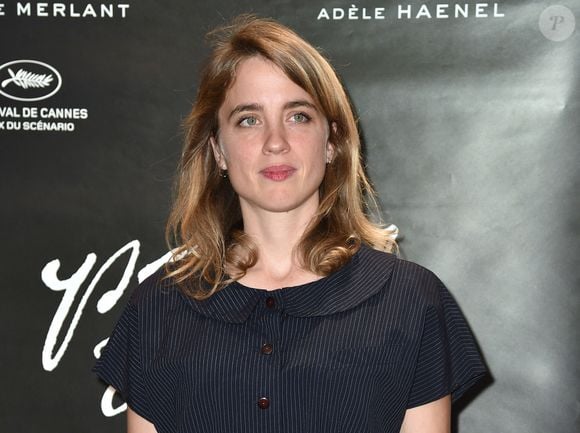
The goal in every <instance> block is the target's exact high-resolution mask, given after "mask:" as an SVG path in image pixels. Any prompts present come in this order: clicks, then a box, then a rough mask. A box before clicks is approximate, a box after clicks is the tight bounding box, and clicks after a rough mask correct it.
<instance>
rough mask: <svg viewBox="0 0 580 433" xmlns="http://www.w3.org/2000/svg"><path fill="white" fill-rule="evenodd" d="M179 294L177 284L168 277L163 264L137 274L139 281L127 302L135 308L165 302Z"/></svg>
mask: <svg viewBox="0 0 580 433" xmlns="http://www.w3.org/2000/svg"><path fill="white" fill-rule="evenodd" d="M142 272H143V271H142ZM178 294H179V288H178V285H177V284H176V283H175V281H174V279H173V278H171V277H168V275H167V268H166V266H165V264H163V265H161V266H160V267H159V268H157V269H154V270H150V271H145V274H144V275H143V274H140V275H139V283H138V284H137V285H136V286H135V288H134V289H133V292H132V293H131V296H130V298H129V304H131V305H133V306H134V307H136V308H137V309H142V308H148V307H150V306H151V305H157V304H167V303H168V302H171V301H172V300H173V299H174V298H175V297H176V295H178Z"/></svg>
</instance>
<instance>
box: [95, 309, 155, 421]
mask: <svg viewBox="0 0 580 433" xmlns="http://www.w3.org/2000/svg"><path fill="white" fill-rule="evenodd" d="M92 371H93V372H95V373H96V374H97V376H98V377H99V378H101V379H102V380H103V381H105V382H106V383H107V384H109V385H111V386H112V387H113V388H115V390H117V392H118V393H119V394H120V395H121V397H122V398H123V400H125V402H126V403H127V405H128V406H129V407H130V408H131V409H133V410H134V411H135V412H136V413H138V414H139V415H141V416H142V417H144V418H145V419H147V420H150V421H151V417H150V416H149V415H148V414H149V410H148V405H147V397H146V395H147V394H146V392H145V386H144V381H143V374H142V364H141V354H140V343H139V325H138V311H137V307H136V306H135V305H134V304H133V303H132V302H131V301H130V302H129V303H128V304H127V306H126V307H125V310H124V311H123V313H122V315H121V317H120V319H119V321H118V322H117V324H116V325H115V328H114V329H113V333H112V334H111V337H110V338H109V341H108V342H107V345H106V346H105V347H104V349H103V351H102V353H101V356H100V358H99V359H98V360H97V362H96V364H95V366H94V367H93V370H92Z"/></svg>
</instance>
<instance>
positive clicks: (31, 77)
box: [0, 60, 62, 101]
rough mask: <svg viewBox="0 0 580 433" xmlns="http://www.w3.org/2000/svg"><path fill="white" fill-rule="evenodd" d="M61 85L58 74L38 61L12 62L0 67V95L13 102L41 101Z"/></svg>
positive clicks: (51, 94)
mask: <svg viewBox="0 0 580 433" xmlns="http://www.w3.org/2000/svg"><path fill="white" fill-rule="evenodd" d="M61 85H62V77H61V76H60V74H59V72H58V71H57V70H56V69H55V68H54V67H52V66H50V65H49V64H47V63H44V62H39V61H38V60H14V61H12V62H8V63H4V64H3V65H2V66H0V94H2V95H3V96H5V97H7V98H10V99H13V100H15V101H42V100H43V99H48V98H50V97H51V96H53V95H54V94H56V93H57V92H58V91H59V90H60V87H61Z"/></svg>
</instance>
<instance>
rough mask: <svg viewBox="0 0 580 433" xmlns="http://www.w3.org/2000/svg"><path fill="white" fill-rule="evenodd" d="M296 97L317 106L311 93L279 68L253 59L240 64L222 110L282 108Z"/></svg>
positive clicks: (260, 58)
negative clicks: (256, 105)
mask: <svg viewBox="0 0 580 433" xmlns="http://www.w3.org/2000/svg"><path fill="white" fill-rule="evenodd" d="M296 98H299V99H302V100H307V101H309V102H311V103H313V104H314V100H313V98H312V97H311V96H310V94H309V93H308V92H306V90H304V89H303V88H302V87H300V86H299V85H298V84H296V83H294V82H293V81H292V80H291V79H290V78H288V76H287V75H286V74H285V73H284V72H283V71H282V70H281V69H280V68H279V67H278V66H276V65H275V64H274V63H272V62H270V61H269V60H267V59H264V58H263V57H260V56H254V57H249V58H247V59H244V60H242V61H241V62H240V63H239V64H238V66H237V68H236V73H235V76H234V80H233V82H232V84H231V86H230V88H229V89H228V90H227V91H226V96H225V100H224V103H223V104H222V108H223V107H227V106H230V105H235V104H238V103H248V104H250V103H260V104H262V105H268V104H274V105H275V104H281V105H283V104H284V103H286V102H287V101H289V100H292V99H296ZM220 111H221V110H220Z"/></svg>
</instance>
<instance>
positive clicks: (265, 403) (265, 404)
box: [258, 397, 270, 409]
mask: <svg viewBox="0 0 580 433" xmlns="http://www.w3.org/2000/svg"><path fill="white" fill-rule="evenodd" d="M258 407H259V408H260V409H268V408H269V407H270V400H268V398H267V397H262V398H260V399H259V400H258Z"/></svg>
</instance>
